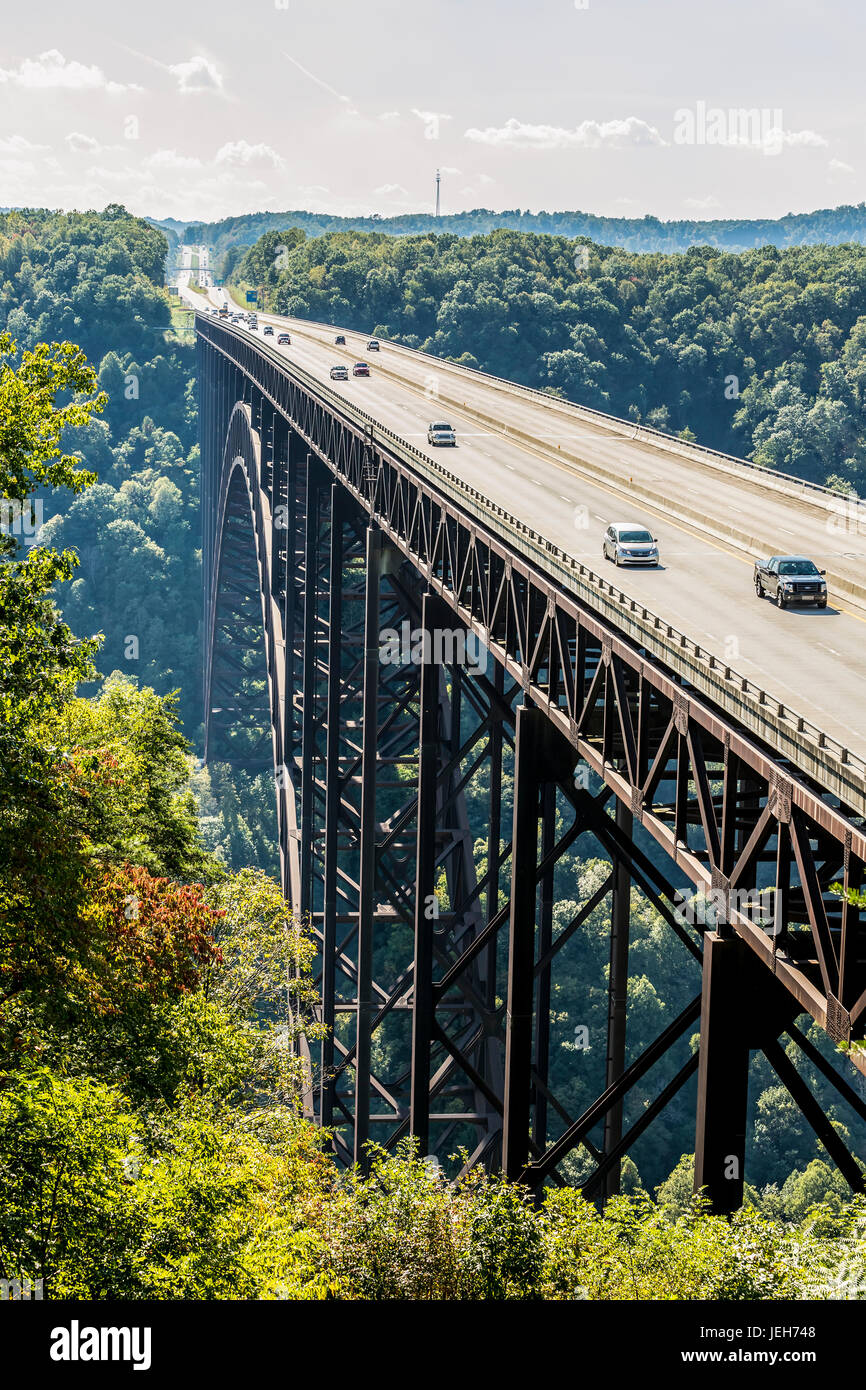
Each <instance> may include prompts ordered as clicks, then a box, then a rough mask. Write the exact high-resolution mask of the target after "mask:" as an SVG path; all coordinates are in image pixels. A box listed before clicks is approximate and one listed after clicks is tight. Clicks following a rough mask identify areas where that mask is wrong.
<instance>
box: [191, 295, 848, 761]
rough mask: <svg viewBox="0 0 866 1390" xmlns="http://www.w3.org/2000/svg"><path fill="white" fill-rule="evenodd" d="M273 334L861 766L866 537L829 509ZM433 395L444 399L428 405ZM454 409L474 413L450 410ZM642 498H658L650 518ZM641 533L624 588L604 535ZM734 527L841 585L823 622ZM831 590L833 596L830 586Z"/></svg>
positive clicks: (438, 372) (498, 390)
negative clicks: (770, 575)
mask: <svg viewBox="0 0 866 1390" xmlns="http://www.w3.org/2000/svg"><path fill="white" fill-rule="evenodd" d="M217 293H218V292H217ZM268 321H271V322H273V323H274V324H285V325H286V326H287V327H289V328H290V331H291V334H292V344H291V346H290V347H284V348H280V349H279V351H280V352H281V353H283V354H285V356H286V359H287V360H288V361H293V362H296V363H297V364H298V365H299V366H301V367H303V368H304V369H305V370H306V371H308V372H310V373H311V374H312V375H314V376H315V377H317V378H318V379H319V380H321V381H323V382H328V384H329V385H331V386H332V387H333V388H335V389H336V390H338V391H340V392H341V393H345V395H346V397H347V399H350V400H351V401H352V402H353V403H355V404H357V405H359V406H361V407H362V408H363V409H364V410H366V411H367V412H368V413H369V414H371V415H373V416H374V417H375V418H376V419H377V420H379V421H380V423H381V424H382V425H384V426H385V427H386V428H388V429H390V430H392V431H394V433H396V434H398V435H400V436H401V437H403V438H404V439H405V440H406V441H407V443H410V444H412V445H414V446H415V447H416V448H418V449H420V450H421V451H422V452H427V453H430V455H431V456H432V457H434V458H435V459H436V461H437V462H439V463H441V464H444V465H445V466H446V467H449V468H451V469H453V471H454V472H455V473H457V474H458V475H459V476H460V477H461V478H463V479H464V480H465V481H466V482H468V483H470V484H471V485H472V486H474V487H476V488H478V489H479V490H481V491H482V492H484V493H485V494H486V495H487V496H488V497H489V498H490V500H491V501H493V502H495V503H497V504H498V505H500V506H502V507H505V508H506V509H507V510H508V511H510V512H511V513H513V514H516V515H518V516H519V517H520V518H521V519H522V520H523V521H525V522H526V524H527V525H529V526H530V527H532V528H533V529H535V530H537V531H539V532H541V534H543V535H544V536H546V537H547V538H548V539H549V540H551V541H553V542H554V543H555V544H556V545H558V546H560V547H561V548H562V549H563V550H565V551H567V552H568V553H569V554H571V555H573V556H574V557H575V558H576V559H578V560H581V561H583V562H584V563H585V564H588V565H591V566H592V567H593V568H594V569H596V570H598V571H600V572H602V573H606V574H607V575H608V576H609V577H610V578H612V579H613V578H614V575H615V582H616V584H617V585H618V587H619V588H621V589H623V590H624V591H625V592H626V593H627V594H629V595H630V596H632V597H634V598H635V599H637V600H638V601H639V602H640V603H642V604H645V605H646V606H647V607H648V608H650V609H652V611H653V612H655V613H657V614H658V615H659V616H660V617H661V618H663V619H665V621H667V622H670V623H671V624H673V626H674V627H676V628H678V629H679V630H680V631H683V632H685V633H686V634H687V635H688V636H689V637H691V638H692V639H693V640H695V641H697V642H699V643H700V644H701V645H702V646H703V647H704V648H705V649H706V650H707V651H709V652H712V653H713V654H714V655H715V656H717V657H718V658H719V659H720V660H722V661H726V662H728V663H729V664H730V665H731V666H733V667H734V668H735V669H736V670H738V671H739V672H741V673H742V674H743V675H745V676H748V677H749V678H750V679H752V680H754V681H755V682H756V683H758V684H759V685H761V686H763V688H764V689H766V690H767V691H768V693H769V694H771V695H772V696H773V697H775V698H778V699H779V700H781V701H783V702H785V703H787V704H789V705H791V706H792V707H793V708H795V709H796V710H797V712H798V713H800V714H802V715H804V716H805V717H806V718H807V719H808V720H810V721H811V722H812V723H814V724H815V725H817V726H818V727H819V728H820V729H822V730H823V731H824V732H825V733H826V734H827V735H829V736H830V737H831V738H834V739H836V740H838V742H839V743H841V744H842V745H843V746H845V747H847V748H848V749H850V751H851V752H852V753H854V754H856V755H858V756H859V757H861V758H866V718H864V713H863V706H864V688H866V686H864V683H866V647H864V636H866V632H864V625H866V606H861V604H860V602H859V601H858V596H857V595H856V594H852V593H850V592H843V591H842V590H841V587H840V586H841V585H845V586H849V585H850V586H852V587H859V586H860V584H862V583H863V581H864V580H866V563H864V562H866V534H859V533H858V532H861V531H864V530H866V527H864V523H863V522H862V521H858V520H857V519H855V520H854V521H850V522H847V523H846V520H845V518H842V517H840V516H838V515H837V514H835V513H834V512H833V511H832V510H831V511H828V510H827V506H826V504H825V503H823V499H820V498H818V499H816V500H815V501H814V502H811V501H809V500H807V499H803V498H800V497H797V496H793V495H786V493H785V492H782V491H778V490H775V488H773V487H771V486H764V485H763V484H762V482H761V481H760V478H759V477H756V478H755V480H754V481H752V480H751V479H750V478H748V477H739V476H736V475H734V476H732V474H731V472H729V471H727V470H726V469H725V467H724V466H721V467H719V468H716V467H713V466H706V467H701V465H700V464H698V463H695V462H694V461H692V460H689V459H688V458H684V457H681V456H679V455H677V454H676V453H671V454H667V453H665V451H664V450H663V449H660V448H658V447H655V446H654V445H653V444H651V443H647V442H644V441H641V440H637V439H635V440H630V439H628V438H624V437H621V436H617V435H615V434H610V433H608V432H606V431H605V430H604V429H603V428H601V427H600V426H599V425H597V424H594V423H589V422H587V421H585V420H582V419H581V418H580V417H579V415H578V414H577V413H576V412H571V411H570V410H569V409H568V408H567V407H566V408H561V407H560V406H559V405H558V404H556V403H554V402H547V401H545V400H543V399H537V398H534V397H532V396H531V395H529V394H527V395H525V396H521V395H520V394H516V393H513V392H509V391H508V389H507V388H506V387H503V386H502V385H501V384H499V383H497V382H496V381H495V379H493V378H490V379H489V380H485V379H484V378H483V377H481V376H479V375H478V374H477V373H471V372H466V371H464V370H461V369H460V368H458V367H455V366H454V365H453V364H447V363H443V364H441V367H440V365H439V364H438V363H437V364H435V369H434V367H433V365H432V364H431V360H430V359H429V358H428V357H425V356H423V355H421V354H415V353H412V352H410V351H409V350H406V349H397V348H395V347H393V346H392V345H390V344H387V343H383V345H382V349H381V351H380V353H379V354H378V355H377V354H375V353H368V352H367V351H366V342H367V337H366V335H361V334H358V333H352V332H350V331H349V330H346V332H345V336H346V347H345V348H342V347H337V346H335V345H334V343H333V337H334V332H335V330H325V329H322V328H320V327H317V326H312V325H310V324H307V323H305V322H303V321H298V320H294V319H282V318H280V317H278V316H276V315H270V314H268V315H260V317H259V323H260V325H263V324H264V323H265V322H268ZM260 335H261V327H260V329H259V336H260ZM267 341H269V342H273V340H271V339H268V340H267ZM357 360H365V361H368V362H369V363H370V369H371V373H372V375H371V376H370V378H369V379H367V378H352V377H350V379H349V381H348V382H343V383H340V382H334V383H331V382H330V381H329V379H328V372H329V369H330V367H331V366H333V365H334V364H336V363H338V362H345V363H347V364H348V365H350V366H351V363H352V362H355V361H357ZM434 377H435V381H434V380H431V378H434ZM434 386H435V388H436V389H438V391H439V397H438V399H437V398H436V397H435V396H433V398H432V399H431V398H430V397H431V395H432V393H433V390H434ZM425 393H426V394H425ZM458 396H459V399H460V401H461V402H463V401H465V403H466V404H465V406H464V405H462V404H461V405H460V406H459V407H458V406H456V405H454V404H452V403H451V402H452V401H454V400H456V399H458ZM482 415H483V416H485V417H486V420H485V421H481V420H480V419H479V416H482ZM440 417H441V418H444V419H447V420H448V421H449V422H450V423H451V424H453V425H454V426H455V428H456V429H457V432H458V447H457V449H456V450H453V451H452V450H450V449H432V448H430V447H429V446H428V445H427V443H426V428H427V424H428V422H429V421H430V420H432V419H434V418H440ZM487 420H489V423H487ZM497 421H498V422H499V423H496V422H497ZM505 427H507V429H508V431H509V432H508V433H505V432H504V430H505ZM512 431H514V432H516V431H520V435H521V437H520V438H518V437H516V436H515V434H513V433H511V432H512ZM557 446H560V448H559V449H558V450H557ZM563 451H564V452H566V453H568V454H569V455H579V456H580V457H582V458H583V459H584V460H585V461H586V464H587V465H589V466H590V467H592V468H598V469H599V470H604V472H605V474H608V473H609V475H610V476H603V477H600V478H599V479H598V481H592V482H591V481H589V479H588V477H587V475H586V473H584V472H578V471H577V470H576V467H575V465H574V464H573V463H572V462H571V461H570V460H568V461H567V460H564V459H561V458H554V457H551V454H552V453H553V452H559V453H562V452H563ZM614 476H615V477H616V478H617V479H618V482H616V481H614ZM630 479H633V480H634V485H633V487H631V488H630V486H629V480H630ZM643 496H653V497H654V498H655V505H652V506H651V505H648V504H647V502H645V501H644V500H642V497H643ZM635 499H636V500H635ZM672 512H673V513H675V514H674V515H672V514H671V513H672ZM632 519H634V520H637V521H642V522H644V523H645V524H646V525H647V526H648V527H649V528H650V529H651V530H652V531H653V534H654V535H656V536H658V538H659V541H660V546H661V553H662V566H661V567H660V568H659V569H658V570H648V569H627V568H620V569H619V570H618V571H616V572H615V571H614V569H613V567H612V566H610V565H609V564H607V563H606V562H605V561H603V559H602V556H601V541H602V535H603V532H604V529H605V527H606V525H607V524H608V523H609V522H611V521H618V520H632ZM726 527H727V528H730V529H732V530H734V531H736V532H737V533H738V534H743V535H745V534H746V533H748V535H749V536H750V537H751V538H752V539H753V540H757V541H759V542H760V541H762V540H763V541H765V547H764V548H765V552H766V553H786V552H787V553H795V554H796V553H804V554H808V555H810V556H811V557H812V558H813V559H814V560H815V562H816V563H817V564H818V565H819V566H820V567H822V568H826V569H827V570H828V572H829V573H830V576H831V592H830V605H829V606H828V608H827V609H826V610H824V611H815V610H811V609H808V608H803V609H789V610H787V611H785V612H780V611H778V610H777V609H776V608H775V606H774V605H773V604H772V603H770V602H768V601H764V602H763V603H761V602H759V601H758V600H757V598H756V597H755V594H754V589H753V587H752V576H751V570H752V561H751V558H750V557H749V555H748V554H747V553H746V552H745V548H744V543H743V542H740V541H737V540H736V539H734V540H733V543H732V541H729V540H725V539H724V538H723V536H724V532H725V528H726ZM836 577H838V579H839V583H838V584H834V583H832V581H833V580H834V579H835V578H836ZM864 592H866V590H864Z"/></svg>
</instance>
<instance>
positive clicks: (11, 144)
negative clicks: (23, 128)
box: [0, 135, 50, 154]
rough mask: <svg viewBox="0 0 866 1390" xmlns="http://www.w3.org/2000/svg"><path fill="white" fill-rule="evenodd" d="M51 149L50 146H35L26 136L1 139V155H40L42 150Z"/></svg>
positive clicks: (9, 136)
mask: <svg viewBox="0 0 866 1390" xmlns="http://www.w3.org/2000/svg"><path fill="white" fill-rule="evenodd" d="M49 148H50V146H48V145H34V144H33V142H32V140H28V139H27V137H26V136H25V135H8V136H6V138H5V139H0V154H38V153H39V151H40V150H47V149H49Z"/></svg>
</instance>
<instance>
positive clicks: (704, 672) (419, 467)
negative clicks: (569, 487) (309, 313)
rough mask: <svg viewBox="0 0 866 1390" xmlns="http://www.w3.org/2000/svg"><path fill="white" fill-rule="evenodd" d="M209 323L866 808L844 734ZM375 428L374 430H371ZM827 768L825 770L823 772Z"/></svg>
mask: <svg viewBox="0 0 866 1390" xmlns="http://www.w3.org/2000/svg"><path fill="white" fill-rule="evenodd" d="M202 326H204V327H205V328H206V330H207V331H206V332H205V335H204V336H206V337H208V336H210V334H211V332H213V331H214V330H215V329H216V330H217V332H218V333H220V334H223V333H225V334H227V335H230V336H231V337H232V338H233V339H235V340H236V341H237V342H238V344H239V345H241V347H242V348H245V349H247V350H248V351H249V352H250V353H254V354H257V355H258V356H260V357H261V358H263V359H264V360H265V361H267V362H269V363H270V364H271V365H272V366H274V367H277V368H278V369H279V370H280V371H281V372H284V373H285V374H286V375H288V376H293V377H294V378H295V379H296V380H297V381H298V382H299V383H300V384H301V385H302V386H303V387H304V389H305V390H307V391H309V392H310V394H311V395H313V396H314V397H316V398H318V399H319V400H320V401H321V402H322V403H323V404H325V405H327V407H328V409H329V410H331V411H333V412H334V414H335V415H338V416H340V417H341V418H343V419H344V420H346V421H347V422H348V423H349V424H350V425H351V424H354V426H355V427H356V428H357V427H358V426H360V427H361V430H362V432H364V433H366V434H367V436H368V438H372V440H373V442H376V441H382V442H386V443H387V446H388V449H389V450H390V452H392V453H393V454H394V455H395V456H397V457H398V458H400V459H401V460H402V461H403V462H404V463H407V464H408V465H409V466H410V467H411V468H412V469H414V470H415V471H416V472H418V473H420V474H421V475H422V476H426V477H427V478H428V479H429V480H430V481H435V482H436V484H437V485H438V486H439V487H440V489H441V490H442V491H443V492H444V493H445V494H446V495H448V494H450V495H451V497H452V499H453V500H456V501H459V504H460V505H461V507H462V508H463V510H464V511H466V512H467V513H468V514H469V515H472V516H474V517H476V519H477V520H478V521H479V522H481V523H482V524H483V525H484V526H487V527H488V528H489V529H491V530H492V531H493V532H494V533H495V534H497V535H498V536H499V537H500V538H501V539H504V540H507V541H508V543H509V544H510V545H511V546H513V547H514V546H516V548H518V549H519V550H520V551H521V553H522V554H523V555H524V556H525V557H526V558H528V559H531V560H532V561H533V563H536V564H538V563H541V564H542V565H543V568H544V570H545V572H547V573H548V574H550V575H551V576H553V577H555V578H557V579H558V580H559V582H561V583H562V584H564V586H565V587H566V588H567V589H568V590H569V591H570V592H572V593H574V594H575V595H576V596H577V597H578V598H581V599H582V600H583V601H584V602H586V603H587V604H588V605H589V606H591V607H592V608H593V609H594V610H595V611H596V612H598V613H600V614H601V615H602V616H603V617H606V618H608V619H609V620H610V621H611V622H613V623H614V624H615V625H616V626H617V627H618V628H619V629H620V631H623V632H625V633H626V634H627V635H628V636H629V637H630V638H631V639H632V641H634V642H636V643H638V644H639V645H641V646H643V647H644V648H645V649H646V650H647V651H649V652H651V653H652V654H653V655H654V656H656V657H657V658H658V659H659V660H661V661H662V662H664V663H665V665H667V666H668V667H670V668H671V669H673V670H675V671H677V672H678V673H679V674H680V675H681V676H683V677H684V678H685V679H686V680H687V681H689V683H690V684H692V685H693V686H694V688H695V689H696V690H698V691H700V692H702V693H704V694H707V695H709V696H710V698H711V699H713V700H714V701H716V702H717V703H720V704H721V705H722V706H723V707H725V706H726V707H727V708H728V709H731V708H732V707H734V706H736V712H737V714H738V716H739V717H740V719H741V720H742V721H743V722H744V723H746V724H747V725H749V720H748V718H747V719H743V714H744V711H746V712H748V713H749V714H751V716H752V727H754V730H755V732H757V733H758V734H759V735H760V736H761V737H763V738H765V739H767V738H769V737H770V735H771V734H772V735H773V737H774V738H775V740H776V741H777V742H779V743H781V744H782V745H783V748H782V749H781V750H780V751H783V752H784V753H785V755H786V756H789V757H791V759H792V760H793V761H795V762H799V763H800V764H801V765H802V762H803V759H802V757H801V758H799V759H798V758H797V753H798V752H800V751H801V750H803V749H804V748H805V749H808V750H811V752H812V754H813V758H812V760H811V764H810V765H809V767H808V769H807V770H808V771H809V772H810V774H811V775H814V776H818V777H819V778H820V779H821V780H822V781H823V783H824V785H825V786H828V788H829V789H830V790H832V791H835V792H836V793H837V794H838V795H839V796H840V797H841V798H842V799H843V800H848V801H849V802H850V801H852V800H853V802H854V804H858V803H859V805H860V806H861V807H862V808H863V810H864V811H866V760H864V759H863V758H861V757H860V756H859V755H857V754H855V753H852V752H851V750H850V749H849V748H847V747H846V745H844V744H843V743H841V742H840V741H839V740H838V739H835V738H833V737H832V736H830V735H829V734H827V733H826V732H825V731H824V730H823V729H821V728H820V726H819V725H817V724H815V723H813V722H812V721H811V720H809V719H806V718H805V717H804V716H803V715H802V714H799V713H798V712H797V711H796V710H794V709H793V708H792V707H791V706H790V705H788V704H787V703H786V702H784V701H782V700H779V699H778V697H776V696H774V695H772V694H771V693H770V692H768V691H767V690H765V689H764V688H763V687H762V686H761V685H759V684H758V683H757V682H756V681H753V680H752V679H751V678H750V677H748V676H744V675H743V674H742V673H740V672H739V671H737V670H735V668H734V667H733V666H731V665H730V664H729V663H727V662H725V661H722V660H721V659H720V658H719V657H717V656H715V655H714V654H713V653H712V652H709V651H707V650H706V649H705V648H704V647H702V646H701V645H700V644H699V643H697V642H695V641H693V640H692V638H690V637H689V636H688V634H687V633H684V632H681V631H680V630H679V629H678V628H676V627H674V626H673V625H672V624H671V623H669V622H667V620H666V619H664V618H661V617H659V615H658V614H657V613H654V612H653V611H652V610H651V609H649V608H647V607H646V606H645V605H644V604H642V603H639V602H638V601H637V600H636V599H634V598H632V596H631V595H629V594H626V593H624V592H623V591H622V590H621V589H618V588H617V587H616V586H615V585H614V584H611V583H610V581H609V580H607V579H605V578H604V577H603V576H602V575H599V574H597V573H596V572H595V571H594V570H592V569H591V568H590V567H589V566H588V565H585V564H584V563H583V562H582V561H580V560H577V559H575V558H574V557H573V556H571V555H569V554H568V553H567V552H566V551H564V550H562V549H561V548H560V547H559V546H557V545H555V544H554V542H553V541H550V540H548V539H547V538H546V537H545V536H543V535H542V534H541V533H540V532H539V531H535V530H534V529H533V528H532V527H530V526H527V525H526V523H525V522H523V521H521V520H520V518H519V517H516V516H514V515H513V514H512V513H511V512H509V511H507V510H506V509H505V508H504V507H500V506H499V505H498V504H497V503H495V502H491V501H490V499H489V498H488V497H487V496H485V494H484V493H482V492H480V491H479V490H478V489H477V488H474V487H472V486H471V484H469V483H467V482H466V481H465V480H464V479H463V478H461V477H459V476H458V475H457V474H454V473H452V472H451V471H450V470H449V469H448V468H446V467H445V465H444V464H442V463H439V462H438V461H437V460H434V459H431V458H428V457H427V456H426V455H425V454H422V453H421V451H420V450H418V449H416V448H415V447H414V445H411V444H407V443H406V442H405V441H404V440H403V439H401V437H400V436H399V435H397V434H395V433H394V432H393V431H392V430H390V429H388V428H387V427H386V426H384V425H381V424H380V423H379V422H378V420H376V419H375V417H374V416H372V415H370V414H369V413H368V412H367V411H365V410H362V409H361V407H360V406H356V405H355V404H354V403H353V402H350V401H347V400H346V398H345V397H344V396H342V395H340V394H338V393H337V392H336V391H334V390H332V389H331V387H329V386H327V385H326V384H325V383H324V382H322V381H319V380H318V378H316V377H314V376H313V375H311V373H309V372H307V371H306V370H305V369H304V368H303V367H300V366H298V364H297V363H295V362H292V361H291V360H289V359H287V358H285V357H283V356H282V355H281V354H279V353H278V352H277V351H276V348H275V347H271V346H270V345H269V344H266V343H264V342H262V341H259V340H257V339H256V340H251V339H250V336H249V333H247V332H245V331H244V330H240V329H237V328H232V327H231V326H229V325H226V324H224V323H220V324H219V325H218V326H217V325H215V324H214V322H213V320H211V319H208V318H206V317H203V316H200V322H199V328H200V331H201V327H202ZM371 431H372V433H371ZM822 773H823V774H824V775H823V777H822V776H821V774H822Z"/></svg>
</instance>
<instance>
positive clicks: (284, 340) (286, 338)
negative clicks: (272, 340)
mask: <svg viewBox="0 0 866 1390" xmlns="http://www.w3.org/2000/svg"><path fill="white" fill-rule="evenodd" d="M291 342H292V339H291V336H290V334H288V333H279V334H278V335H277V346H278V347H290V346H291Z"/></svg>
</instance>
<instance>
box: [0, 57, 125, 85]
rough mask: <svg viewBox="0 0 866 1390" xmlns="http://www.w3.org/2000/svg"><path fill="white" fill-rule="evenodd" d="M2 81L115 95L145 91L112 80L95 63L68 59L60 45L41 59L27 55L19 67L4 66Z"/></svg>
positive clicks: (0, 71)
mask: <svg viewBox="0 0 866 1390" xmlns="http://www.w3.org/2000/svg"><path fill="white" fill-rule="evenodd" d="M0 82H13V83H15V85H16V86H18V87H28V88H31V89H33V90H36V91H45V90H47V89H49V88H62V89H64V90H66V91H73V92H96V91H103V92H108V93H110V95H112V96H116V95H118V93H120V92H132V91H141V88H140V87H136V86H134V85H130V84H127V83H124V82H110V81H109V80H108V78H107V77H106V76H105V73H104V72H103V71H102V69H101V68H98V67H96V66H95V65H93V66H90V67H87V66H86V65H85V64H84V63H78V62H76V61H75V60H74V59H72V60H69V61H67V60H66V58H64V56H63V54H62V53H60V52H59V50H58V49H56V48H49V49H47V50H46V52H45V53H40V54H39V57H38V58H24V59H23V60H22V62H21V63H19V65H18V67H17V68H0Z"/></svg>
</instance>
